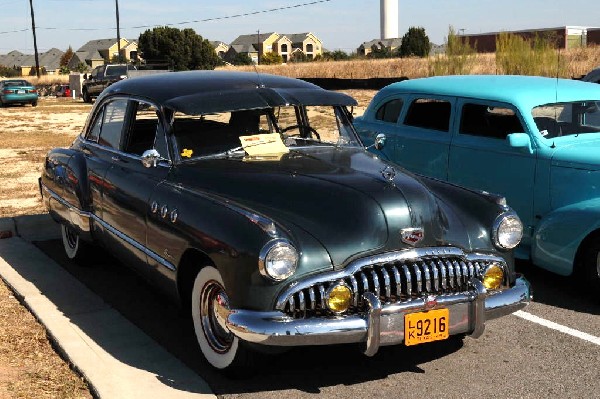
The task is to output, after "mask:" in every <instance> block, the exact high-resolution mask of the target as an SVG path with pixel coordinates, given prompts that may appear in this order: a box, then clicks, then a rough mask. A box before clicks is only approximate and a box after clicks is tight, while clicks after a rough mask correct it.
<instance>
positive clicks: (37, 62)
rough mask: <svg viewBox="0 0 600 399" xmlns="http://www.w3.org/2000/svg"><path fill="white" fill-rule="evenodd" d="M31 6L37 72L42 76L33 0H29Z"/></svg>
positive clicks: (38, 75)
mask: <svg viewBox="0 0 600 399" xmlns="http://www.w3.org/2000/svg"><path fill="white" fill-rule="evenodd" d="M29 8H31V30H32V31H33V51H34V53H35V74H36V75H37V77H38V79H39V78H40V59H39V57H38V49H37V39H36V37H35V16H34V15H33V0H29Z"/></svg>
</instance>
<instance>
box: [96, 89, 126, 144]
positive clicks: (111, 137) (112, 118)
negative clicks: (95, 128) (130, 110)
mask: <svg viewBox="0 0 600 399" xmlns="http://www.w3.org/2000/svg"><path fill="white" fill-rule="evenodd" d="M126 111H127V100H115V101H112V102H110V103H108V104H107V105H106V106H105V107H104V116H103V118H102V127H101V128H100V138H99V140H98V143H99V144H101V145H104V146H106V147H110V148H114V149H116V150H118V149H120V144H121V134H122V132H123V125H124V124H125V115H126Z"/></svg>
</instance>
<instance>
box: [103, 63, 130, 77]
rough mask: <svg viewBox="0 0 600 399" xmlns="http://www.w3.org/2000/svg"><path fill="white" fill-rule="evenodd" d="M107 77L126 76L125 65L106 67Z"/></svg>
mask: <svg viewBox="0 0 600 399" xmlns="http://www.w3.org/2000/svg"><path fill="white" fill-rule="evenodd" d="M106 75H107V76H121V75H127V65H113V66H109V67H106Z"/></svg>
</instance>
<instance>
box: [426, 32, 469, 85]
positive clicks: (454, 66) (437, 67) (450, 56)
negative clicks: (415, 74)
mask: <svg viewBox="0 0 600 399" xmlns="http://www.w3.org/2000/svg"><path fill="white" fill-rule="evenodd" d="M475 60H476V54H475V49H474V48H472V47H471V46H470V45H469V43H468V42H467V40H465V39H464V38H462V37H460V36H458V35H457V34H456V31H455V30H454V28H453V27H452V26H450V27H449V28H448V38H447V39H446V54H439V55H436V56H434V57H432V58H431V60H430V62H429V68H428V69H429V76H440V75H467V74H469V73H471V70H472V68H473V66H474V64H475Z"/></svg>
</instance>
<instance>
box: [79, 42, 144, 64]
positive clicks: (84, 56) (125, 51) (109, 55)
mask: <svg viewBox="0 0 600 399" xmlns="http://www.w3.org/2000/svg"><path fill="white" fill-rule="evenodd" d="M120 43H121V59H123V60H124V61H125V62H130V61H132V60H137V59H138V58H139V57H138V43H137V41H136V40H128V39H124V38H121V42H120ZM118 54H119V42H118V41H117V39H116V38H114V39H99V40H90V41H89V42H87V43H86V44H84V45H83V46H81V47H80V48H79V49H78V50H77V51H75V53H74V54H73V58H71V61H70V62H69V68H71V69H75V68H76V67H77V65H79V64H80V63H85V64H87V65H88V66H89V67H90V68H95V67H97V66H98V65H102V64H106V63H109V62H111V61H112V60H114V59H115V58H116V57H117V55H118Z"/></svg>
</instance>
